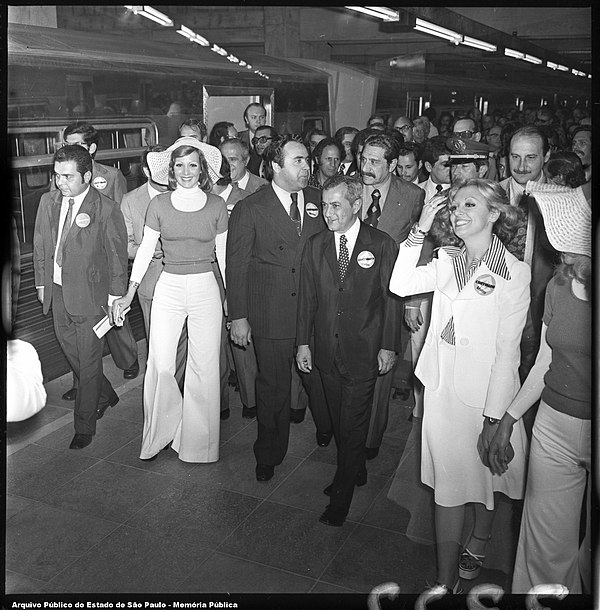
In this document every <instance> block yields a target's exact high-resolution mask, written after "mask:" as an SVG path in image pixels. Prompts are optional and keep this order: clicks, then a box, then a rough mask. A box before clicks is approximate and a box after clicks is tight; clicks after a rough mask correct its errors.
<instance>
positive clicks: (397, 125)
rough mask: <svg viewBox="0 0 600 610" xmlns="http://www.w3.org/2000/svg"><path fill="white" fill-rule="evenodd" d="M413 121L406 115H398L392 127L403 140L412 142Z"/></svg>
mask: <svg viewBox="0 0 600 610" xmlns="http://www.w3.org/2000/svg"><path fill="white" fill-rule="evenodd" d="M413 128H414V125H413V122H412V121H411V120H410V119H409V118H408V117H407V116H400V117H398V118H397V119H396V120H395V121H394V129H396V130H397V131H399V132H400V133H401V134H402V137H403V138H404V141H405V142H414V137H413Z"/></svg>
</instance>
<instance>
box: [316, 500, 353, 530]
mask: <svg viewBox="0 0 600 610" xmlns="http://www.w3.org/2000/svg"><path fill="white" fill-rule="evenodd" d="M346 514H347V513H344V512H342V511H341V510H340V509H339V508H333V507H332V506H331V504H328V505H327V508H326V509H325V512H324V513H323V514H322V515H321V516H320V517H319V521H320V522H321V523H324V524H325V525H331V526H332V527H342V525H344V521H345V520H346Z"/></svg>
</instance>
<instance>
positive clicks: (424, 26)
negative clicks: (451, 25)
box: [414, 17, 462, 44]
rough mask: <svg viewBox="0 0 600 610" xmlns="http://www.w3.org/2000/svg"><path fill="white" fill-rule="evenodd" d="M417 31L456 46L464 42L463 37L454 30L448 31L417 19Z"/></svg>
mask: <svg viewBox="0 0 600 610" xmlns="http://www.w3.org/2000/svg"><path fill="white" fill-rule="evenodd" d="M414 29H415V30H418V31H419V32H423V33H424V34H430V35H431V36H437V37H438V38H444V39H445V40H449V41H450V42H453V43H454V44H458V43H459V42H461V41H462V35H461V34H459V33H458V32H455V31H454V30H448V29H446V28H443V27H441V26H439V25H435V23H429V21H424V20H423V19H419V18H418V17H417V19H416V21H415V26H414Z"/></svg>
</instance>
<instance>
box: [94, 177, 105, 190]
mask: <svg viewBox="0 0 600 610" xmlns="http://www.w3.org/2000/svg"><path fill="white" fill-rule="evenodd" d="M92 185H93V186H94V188H97V189H98V190H99V191H103V190H104V189H105V188H106V180H105V179H104V178H103V177H102V176H96V177H95V178H94V180H93V181H92Z"/></svg>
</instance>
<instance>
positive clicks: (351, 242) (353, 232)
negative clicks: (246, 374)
mask: <svg viewBox="0 0 600 610" xmlns="http://www.w3.org/2000/svg"><path fill="white" fill-rule="evenodd" d="M359 231H360V221H359V220H358V218H355V219H354V224H353V225H352V226H351V227H350V228H349V229H348V230H347V231H346V232H345V233H338V232H337V231H335V232H334V234H333V237H334V238H335V253H336V256H337V258H338V260H339V258H340V237H341V236H342V235H345V236H346V239H347V240H348V241H347V242H346V247H347V248H348V260H350V259H351V258H352V252H353V250H354V246H355V245H356V240H357V239H358V232H359Z"/></svg>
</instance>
